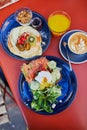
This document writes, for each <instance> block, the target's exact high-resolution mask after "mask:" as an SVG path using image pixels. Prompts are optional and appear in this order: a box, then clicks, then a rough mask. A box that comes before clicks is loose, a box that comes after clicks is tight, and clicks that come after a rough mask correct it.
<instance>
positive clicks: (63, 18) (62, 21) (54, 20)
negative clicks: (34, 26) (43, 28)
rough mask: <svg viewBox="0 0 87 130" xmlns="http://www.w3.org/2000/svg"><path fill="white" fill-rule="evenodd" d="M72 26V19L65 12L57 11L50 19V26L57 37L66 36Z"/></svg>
mask: <svg viewBox="0 0 87 130" xmlns="http://www.w3.org/2000/svg"><path fill="white" fill-rule="evenodd" d="M70 25H71V17H70V16H69V14H67V13H66V12H65V11H55V12H53V13H52V14H50V16H49V17H48V26H49V28H50V30H51V32H52V33H53V34H54V35H56V36H60V35H62V34H64V33H65V32H66V31H67V30H68V29H69V28H70Z"/></svg>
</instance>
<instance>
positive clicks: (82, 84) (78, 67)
mask: <svg viewBox="0 0 87 130" xmlns="http://www.w3.org/2000/svg"><path fill="white" fill-rule="evenodd" d="M23 6H25V7H29V8H31V10H33V11H36V12H38V13H40V14H41V15H43V16H44V17H45V18H46V19H47V18H48V16H49V15H50V13H52V12H53V11H55V10H64V11H66V12H67V13H69V14H70V16H71V19H72V24H71V28H70V30H72V29H80V30H84V31H87V0H43V1H41V0H20V1H19V2H17V3H15V4H13V5H10V6H8V7H6V8H4V9H2V10H0V26H1V25H2V23H3V22H4V20H5V19H6V18H7V17H8V16H9V15H10V14H12V13H13V12H15V11H16V10H17V9H18V8H20V7H23ZM59 40H60V37H55V36H52V40H51V43H50V46H49V48H48V49H47V50H46V52H45V53H44V54H43V55H52V56H57V57H59V58H61V59H63V58H62V56H61V55H60V53H59V46H58V44H59ZM23 62H24V61H20V60H16V59H14V58H12V57H11V56H9V55H8V54H7V53H6V52H5V51H4V49H3V48H2V46H1V44H0V66H1V67H2V69H3V71H4V74H5V76H6V79H7V81H8V83H9V86H10V88H11V90H12V92H13V95H14V97H15V99H16V101H17V104H18V106H19V108H20V110H21V112H22V114H23V117H24V119H25V121H26V123H27V125H28V126H29V128H30V130H35V129H37V130H87V100H86V99H87V62H86V63H82V64H72V67H73V70H74V72H75V74H76V77H77V81H78V89H77V93H76V97H75V99H74V101H73V102H72V104H71V105H70V106H69V107H68V108H67V109H66V110H64V111H63V112H61V113H59V114H55V115H50V116H47V115H40V114H37V113H35V112H33V111H31V110H29V109H28V108H27V107H26V106H25V105H24V104H23V102H22V101H21V98H20V95H19V92H18V80H19V75H20V66H21V65H22V64H23ZM18 123H20V121H19V122H18Z"/></svg>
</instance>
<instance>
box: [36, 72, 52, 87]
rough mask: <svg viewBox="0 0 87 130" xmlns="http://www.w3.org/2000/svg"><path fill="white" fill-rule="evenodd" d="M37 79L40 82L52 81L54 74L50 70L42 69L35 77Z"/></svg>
mask: <svg viewBox="0 0 87 130" xmlns="http://www.w3.org/2000/svg"><path fill="white" fill-rule="evenodd" d="M35 80H36V81H38V82H39V83H40V84H41V83H44V82H47V83H50V82H51V81H52V75H51V73H50V72H49V71H41V72H39V73H38V75H37V76H36V77H35Z"/></svg>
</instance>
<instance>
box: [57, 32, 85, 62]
mask: <svg viewBox="0 0 87 130" xmlns="http://www.w3.org/2000/svg"><path fill="white" fill-rule="evenodd" d="M75 32H83V33H86V32H84V31H82V30H71V31H69V32H67V33H65V34H64V35H63V36H62V38H61V39H60V42H59V50H60V53H61V55H62V56H63V58H64V59H65V60H68V59H67V54H66V48H65V47H64V45H63V42H66V43H67V42H68V38H69V37H70V36H71V35H72V34H73V33H75ZM68 52H69V57H70V60H71V62H72V63H74V64H80V63H83V62H87V53H85V54H74V53H73V52H71V51H70V50H69V48H68Z"/></svg>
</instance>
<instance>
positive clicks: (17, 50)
mask: <svg viewBox="0 0 87 130" xmlns="http://www.w3.org/2000/svg"><path fill="white" fill-rule="evenodd" d="M41 42H42V38H41V35H40V33H39V32H38V31H37V30H35V29H33V28H32V27H31V26H19V27H15V28H13V29H12V30H11V32H10V34H9V36H8V48H9V50H10V51H11V52H12V53H13V54H15V55H17V56H20V57H23V58H31V57H33V56H37V55H41V54H42V47H41Z"/></svg>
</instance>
